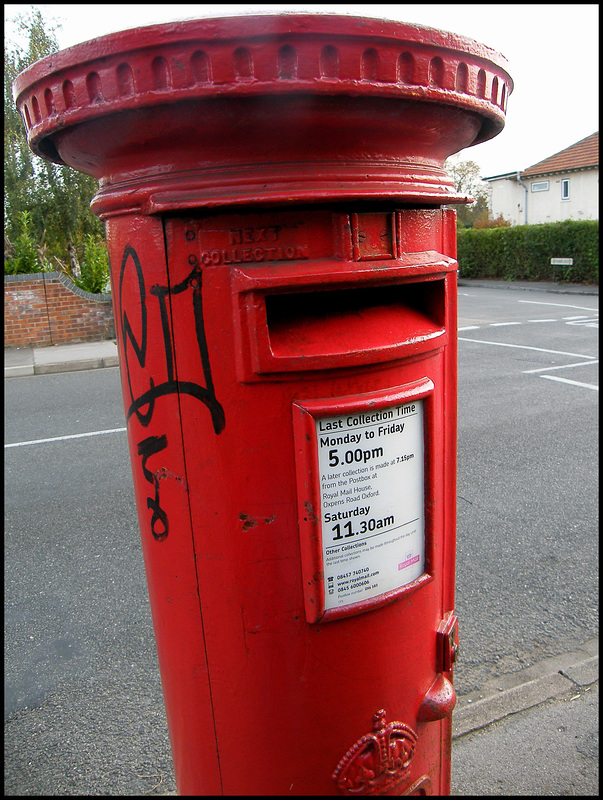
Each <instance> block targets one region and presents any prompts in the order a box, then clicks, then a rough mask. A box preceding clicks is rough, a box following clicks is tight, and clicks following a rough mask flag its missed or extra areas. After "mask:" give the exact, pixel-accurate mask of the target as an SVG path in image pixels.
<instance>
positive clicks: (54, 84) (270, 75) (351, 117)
mask: <svg viewBox="0 0 603 800" xmlns="http://www.w3.org/2000/svg"><path fill="white" fill-rule="evenodd" d="M512 90H513V81H512V79H511V78H510V76H509V74H508V72H507V68H506V61H505V59H504V57H503V56H501V55H500V54H498V53H496V52H494V51H493V50H491V49H490V48H488V47H486V46H484V45H482V44H479V43H478V42H476V41H474V40H472V39H467V38H464V37H461V36H457V35H456V34H452V33H447V32H444V31H438V30H435V29H432V28H426V27H421V26H418V25H413V24H407V23H401V22H394V21H388V20H378V19H372V18H364V17H352V16H344V15H339V14H337V15H330V14H320V15H317V14H298V13H293V14H278V15H275V14H265V15H264V14H254V15H244V16H233V17H223V18H212V19H209V18H208V19H199V20H188V21H183V22H171V23H167V24H162V25H152V26H149V27H144V28H136V29H132V30H127V31H123V32H119V33H113V34H109V35H107V36H102V37H99V38H98V39H95V40H92V41H89V42H84V43H82V44H78V45H76V46H75V47H71V48H68V49H66V50H63V51H61V52H58V53H55V54H53V55H50V56H47V57H46V58H44V59H41V60H40V61H38V62H36V63H35V64H33V65H32V66H30V67H29V68H28V69H26V70H25V71H24V72H22V73H21V74H20V75H19V76H18V77H17V78H16V79H15V81H14V84H13V95H14V98H15V102H16V104H17V107H18V109H19V111H20V113H21V116H22V118H23V122H24V124H25V128H26V130H27V136H28V142H29V145H30V147H31V148H32V150H33V151H34V152H35V153H36V154H38V155H39V156H41V157H43V158H46V159H48V160H50V161H54V162H56V163H58V164H69V165H70V166H73V167H75V168H76V169H79V170H80V171H83V172H87V173H89V174H92V175H95V176H96V177H97V178H99V180H102V181H104V182H105V183H106V182H107V181H109V182H115V180H117V176H118V175H119V176H120V177H121V179H123V178H124V175H125V173H126V172H127V173H128V175H129V177H130V178H132V177H133V176H138V177H139V178H140V177H143V176H148V175H149V174H150V171H154V172H155V174H156V173H157V171H158V169H159V171H162V172H164V173H165V172H173V171H174V169H176V168H177V169H180V170H182V169H183V168H184V167H183V165H184V164H185V163H186V165H187V166H186V169H187V170H190V169H197V170H199V169H201V170H206V169H207V168H208V166H209V165H213V166H215V165H216V164H220V165H223V166H224V165H226V166H229V167H232V166H233V164H234V163H235V162H236V164H237V165H238V166H239V167H241V166H243V165H245V167H246V168H247V166H248V165H249V164H250V163H258V162H259V161H262V163H264V164H276V163H278V162H283V161H288V162H293V161H295V162H296V163H304V162H305V163H309V162H315V163H316V162H319V163H321V164H324V163H326V162H333V161H335V162H339V163H340V164H342V163H343V162H345V163H348V164H349V162H350V161H351V160H352V161H356V162H357V163H358V164H360V163H361V162H362V161H363V160H364V161H366V159H367V158H369V159H370V160H371V161H372V162H373V163H375V162H376V161H379V162H380V163H381V165H382V166H383V165H388V166H390V167H395V165H396V164H398V165H399V164H400V162H401V161H405V162H408V163H409V160H410V161H412V162H413V164H414V167H413V169H414V172H415V174H416V173H417V169H418V171H419V172H425V170H427V172H429V171H430V169H432V170H433V168H434V165H435V168H436V170H439V172H440V174H441V164H443V160H444V159H445V158H447V157H448V156H449V155H451V154H452V153H454V152H458V151H459V150H461V149H463V148H464V147H467V146H470V145H474V144H477V143H480V142H483V141H486V140H488V139H490V138H492V137H493V136H495V135H496V134H497V133H499V132H500V130H501V129H502V128H503V126H504V119H505V112H506V107H507V101H508V97H509V95H510V94H511V92H512ZM344 109H346V113H345V114H344V115H342V111H343V110H344ZM347 109H349V113H347ZM263 115H264V117H263V118H262V116H263ZM261 118H262V119H261ZM287 126H288V128H289V129H290V130H292V131H293V136H292V137H291V136H288V135H287V134H286V130H287ZM302 128H303V132H300V134H299V136H296V135H295V133H294V130H295V129H297V131H301V130H302ZM362 128H364V129H365V130H364V135H363V137H362V138H363V139H364V142H363V141H358V136H359V131H360V130H361V129H362ZM151 131H154V135H153V136H151ZM175 131H179V132H180V133H179V134H178V133H176V134H175ZM195 131H197V132H198V134H199V135H198V136H197V147H196V150H195V152H193V148H192V147H191V137H193V138H194V132H195ZM409 131H410V132H412V131H414V134H413V135H412V136H410V138H409ZM419 132H420V133H419ZM161 135H163V137H164V142H163V145H162V144H161V143H159V138H160V137H161ZM243 136H245V138H246V139H247V141H246V142H243V141H242V137H243ZM283 136H285V139H286V141H285V142H283ZM150 138H153V142H152V143H151V142H150ZM292 140H294V141H292ZM277 141H280V143H281V145H280V146H281V147H283V146H285V147H287V148H289V149H290V150H291V152H290V153H289V154H287V155H286V156H285V157H283V155H282V153H279V152H277V151H278V147H277V146H276V142H277ZM353 142H356V144H355V148H356V150H357V151H358V152H357V153H356V155H353V154H352V153H351V150H350V147H352V143H353ZM166 143H169V148H167V149H169V150H170V151H171V154H170V156H169V158H168V161H167V162H165V161H164V158H165V156H166ZM367 143H368V144H367ZM365 147H366V153H362V152H361V151H362V150H363V148H365ZM226 150H228V153H227V155H226V156H225V152H226ZM335 150H336V151H337V152H335ZM176 152H179V153H180V156H179V157H178V156H176V155H174V154H175V153H176ZM390 171H391V170H390ZM395 171H396V170H395V168H394V172H395ZM410 171H412V170H410ZM319 172H320V169H319ZM344 172H345V166H344ZM361 172H362V170H360V171H359V173H358V176H357V177H356V178H355V182H356V183H358V181H359V177H360V174H361ZM406 172H407V173H408V174H410V172H409V170H408V169H407V170H406ZM315 174H316V173H315ZM369 174H370V170H369ZM439 180H440V183H441V182H442V181H441V178H440V179H439ZM436 182H437V181H436ZM444 183H446V181H444ZM451 193H452V194H453V192H452V191H451V187H450V184H448V185H447V187H446V188H445V189H444V190H443V191H439V195H438V192H437V191H436V193H435V194H436V195H438V196H441V195H442V194H444V195H447V196H448V195H451ZM432 194H433V192H432ZM434 197H435V195H434ZM450 201H451V202H455V200H454V199H453V198H452V197H450ZM456 202H459V199H458V198H457V199H456Z"/></svg>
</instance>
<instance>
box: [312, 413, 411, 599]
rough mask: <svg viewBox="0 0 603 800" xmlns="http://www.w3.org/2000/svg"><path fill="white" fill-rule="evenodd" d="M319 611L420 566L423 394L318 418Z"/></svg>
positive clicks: (394, 584) (387, 585) (395, 583)
mask: <svg viewBox="0 0 603 800" xmlns="http://www.w3.org/2000/svg"><path fill="white" fill-rule="evenodd" d="M316 435H317V441H318V463H319V470H320V501H321V522H322V548H323V569H324V581H325V610H328V609H331V608H339V607H341V606H345V605H349V604H351V603H357V602H359V601H361V600H367V599H370V598H373V597H377V596H379V595H381V594H383V593H384V592H389V591H391V590H393V589H398V588H400V587H402V586H405V585H406V584H408V583H410V582H411V581H414V580H416V579H417V578H418V577H420V576H421V575H422V574H423V571H424V556H425V525H424V486H423V482H424V465H423V461H424V457H423V450H424V439H423V401H422V400H413V401H412V402H409V403H404V404H402V405H398V406H392V407H391V408H384V409H380V410H379V411H365V412H357V413H351V414H344V415H342V416H339V417H325V418H322V419H317V420H316Z"/></svg>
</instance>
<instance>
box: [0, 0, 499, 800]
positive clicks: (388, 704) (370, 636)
mask: <svg viewBox="0 0 603 800" xmlns="http://www.w3.org/2000/svg"><path fill="white" fill-rule="evenodd" d="M511 90H512V82H511V79H510V78H509V75H508V74H507V72H506V70H505V67H504V60H503V59H502V57H500V56H498V54H496V53H494V52H492V51H490V50H489V49H488V48H485V47H483V46H482V45H479V44H477V43H476V42H473V41H470V40H465V39H462V38H460V37H458V36H455V35H452V34H447V33H442V32H439V31H434V30H431V29H422V28H419V27H417V26H414V25H406V24H402V23H394V22H385V21H379V20H370V19H360V18H354V17H339V16H319V15H298V14H293V15H279V16H273V15H267V16H257V17H256V16H251V17H245V18H237V17H232V18H228V19H205V20H197V21H190V22H186V23H178V24H169V25H163V26H154V27H152V28H148V29H137V30H133V31H126V32H124V33H119V34H112V35H110V36H107V37H101V38H99V39H96V40H95V41H94V42H91V43H87V44H83V45H78V46H77V47H75V48H72V49H70V50H66V51H64V52H62V53H59V54H57V55H55V56H53V57H52V58H50V59H45V60H42V61H40V62H38V63H37V64H35V65H33V66H32V67H31V68H30V69H29V70H27V71H26V72H24V73H23V74H22V75H21V76H19V78H18V79H17V81H16V83H15V96H16V100H17V105H18V107H19V109H20V111H21V113H22V116H23V120H24V124H25V125H26V127H27V130H28V137H29V142H30V145H31V147H32V148H33V150H34V151H35V152H36V153H38V154H39V155H41V156H42V157H45V158H48V159H50V160H53V161H55V162H57V163H61V164H62V163H65V164H69V165H71V166H73V167H75V168H76V169H79V170H81V171H83V172H87V173H89V174H92V175H94V176H95V177H96V178H98V180H99V191H98V193H97V195H96V197H95V199H94V201H93V209H94V211H95V212H96V213H97V214H99V215H100V217H101V218H102V219H103V220H104V221H105V223H106V231H107V242H108V248H109V252H110V260H111V270H112V295H113V303H114V312H115V327H116V333H117V341H118V348H119V356H120V370H121V382H122V390H123V398H124V408H125V416H126V420H127V428H128V442H129V449H130V457H131V462H132V474H133V479H134V489H135V495H136V503H137V509H138V516H139V522H140V533H141V537H142V544H143V554H144V559H145V567H146V572H147V580H148V586H149V596H150V602H151V611H152V616H153V623H154V628H155V635H156V642H157V651H158V656H159V666H160V670H161V678H162V684H163V691H164V698H165V705H166V712H167V720H168V727H169V733H170V739H171V746H172V752H173V759H174V767H175V774H176V781H177V786H178V791H179V792H180V793H181V794H190V795H211V794H214V795H220V794H226V795H240V794H246V795H276V794H279V795H334V794H354V795H357V794H358V795H363V794H364V795H374V794H397V795H421V794H423V795H427V794H434V795H445V794H447V793H448V792H449V790H450V746H451V714H452V711H453V708H454V703H455V693H454V689H453V668H454V661H455V658H456V654H457V649H458V624H457V618H456V615H455V612H454V571H455V491H456V478H455V464H456V364H457V357H456V345H457V335H456V275H457V262H456V221H455V212H454V210H452V209H451V208H450V206H451V205H453V204H454V203H459V202H466V201H467V199H468V198H466V197H464V196H462V195H459V194H458V193H457V192H456V191H455V189H454V186H453V184H452V181H451V179H450V178H449V176H448V175H447V174H446V172H445V170H444V167H443V164H444V160H445V159H446V158H447V157H448V156H449V155H451V154H452V153H455V152H458V151H460V150H461V149H462V148H464V147H467V146H469V145H472V144H477V143H479V142H481V141H485V140H487V139H490V138H492V137H493V136H495V135H496V134H497V133H498V132H499V131H500V130H501V129H502V127H503V124H504V114H505V109H506V103H507V99H508V96H509V94H510V92H511ZM42 101H45V102H42ZM132 657H133V658H134V657H135V654H132Z"/></svg>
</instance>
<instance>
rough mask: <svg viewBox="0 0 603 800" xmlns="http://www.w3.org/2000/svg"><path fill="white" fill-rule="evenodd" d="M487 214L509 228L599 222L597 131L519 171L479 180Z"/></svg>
mask: <svg viewBox="0 0 603 800" xmlns="http://www.w3.org/2000/svg"><path fill="white" fill-rule="evenodd" d="M483 180H484V181H487V182H488V183H489V184H490V213H491V214H492V216H493V217H494V218H496V217H498V216H500V215H502V216H503V217H504V218H505V219H506V220H508V221H509V222H510V223H511V224H512V225H536V224H538V223H541V222H561V221H562V220H565V219H599V132H598V131H597V133H593V134H592V135H591V136H587V137H586V139H582V140H581V141H579V142H576V144H573V145H572V146H571V147H568V148H566V149H565V150H562V151H561V152H560V153H555V155H553V156H550V157H549V158H545V159H544V161H539V162H538V163H537V164H534V165H533V166H531V167H528V169H526V170H524V171H523V172H520V171H518V172H508V173H506V174H504V175H493V176H491V177H489V178H483Z"/></svg>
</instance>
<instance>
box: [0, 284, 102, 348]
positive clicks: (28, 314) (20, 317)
mask: <svg viewBox="0 0 603 800" xmlns="http://www.w3.org/2000/svg"><path fill="white" fill-rule="evenodd" d="M114 336H115V327H114V324H113V307H112V305H111V295H110V294H91V293H90V292H84V291H83V290H82V289H78V287H77V286H75V284H73V283H72V282H71V281H70V280H69V278H67V277H66V276H65V275H63V274H62V273H60V272H39V273H32V274H29V275H5V276H4V345H5V347H25V346H30V347H42V346H45V345H52V344H69V343H72V342H98V341H101V340H103V339H112V338H113V337H114Z"/></svg>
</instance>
